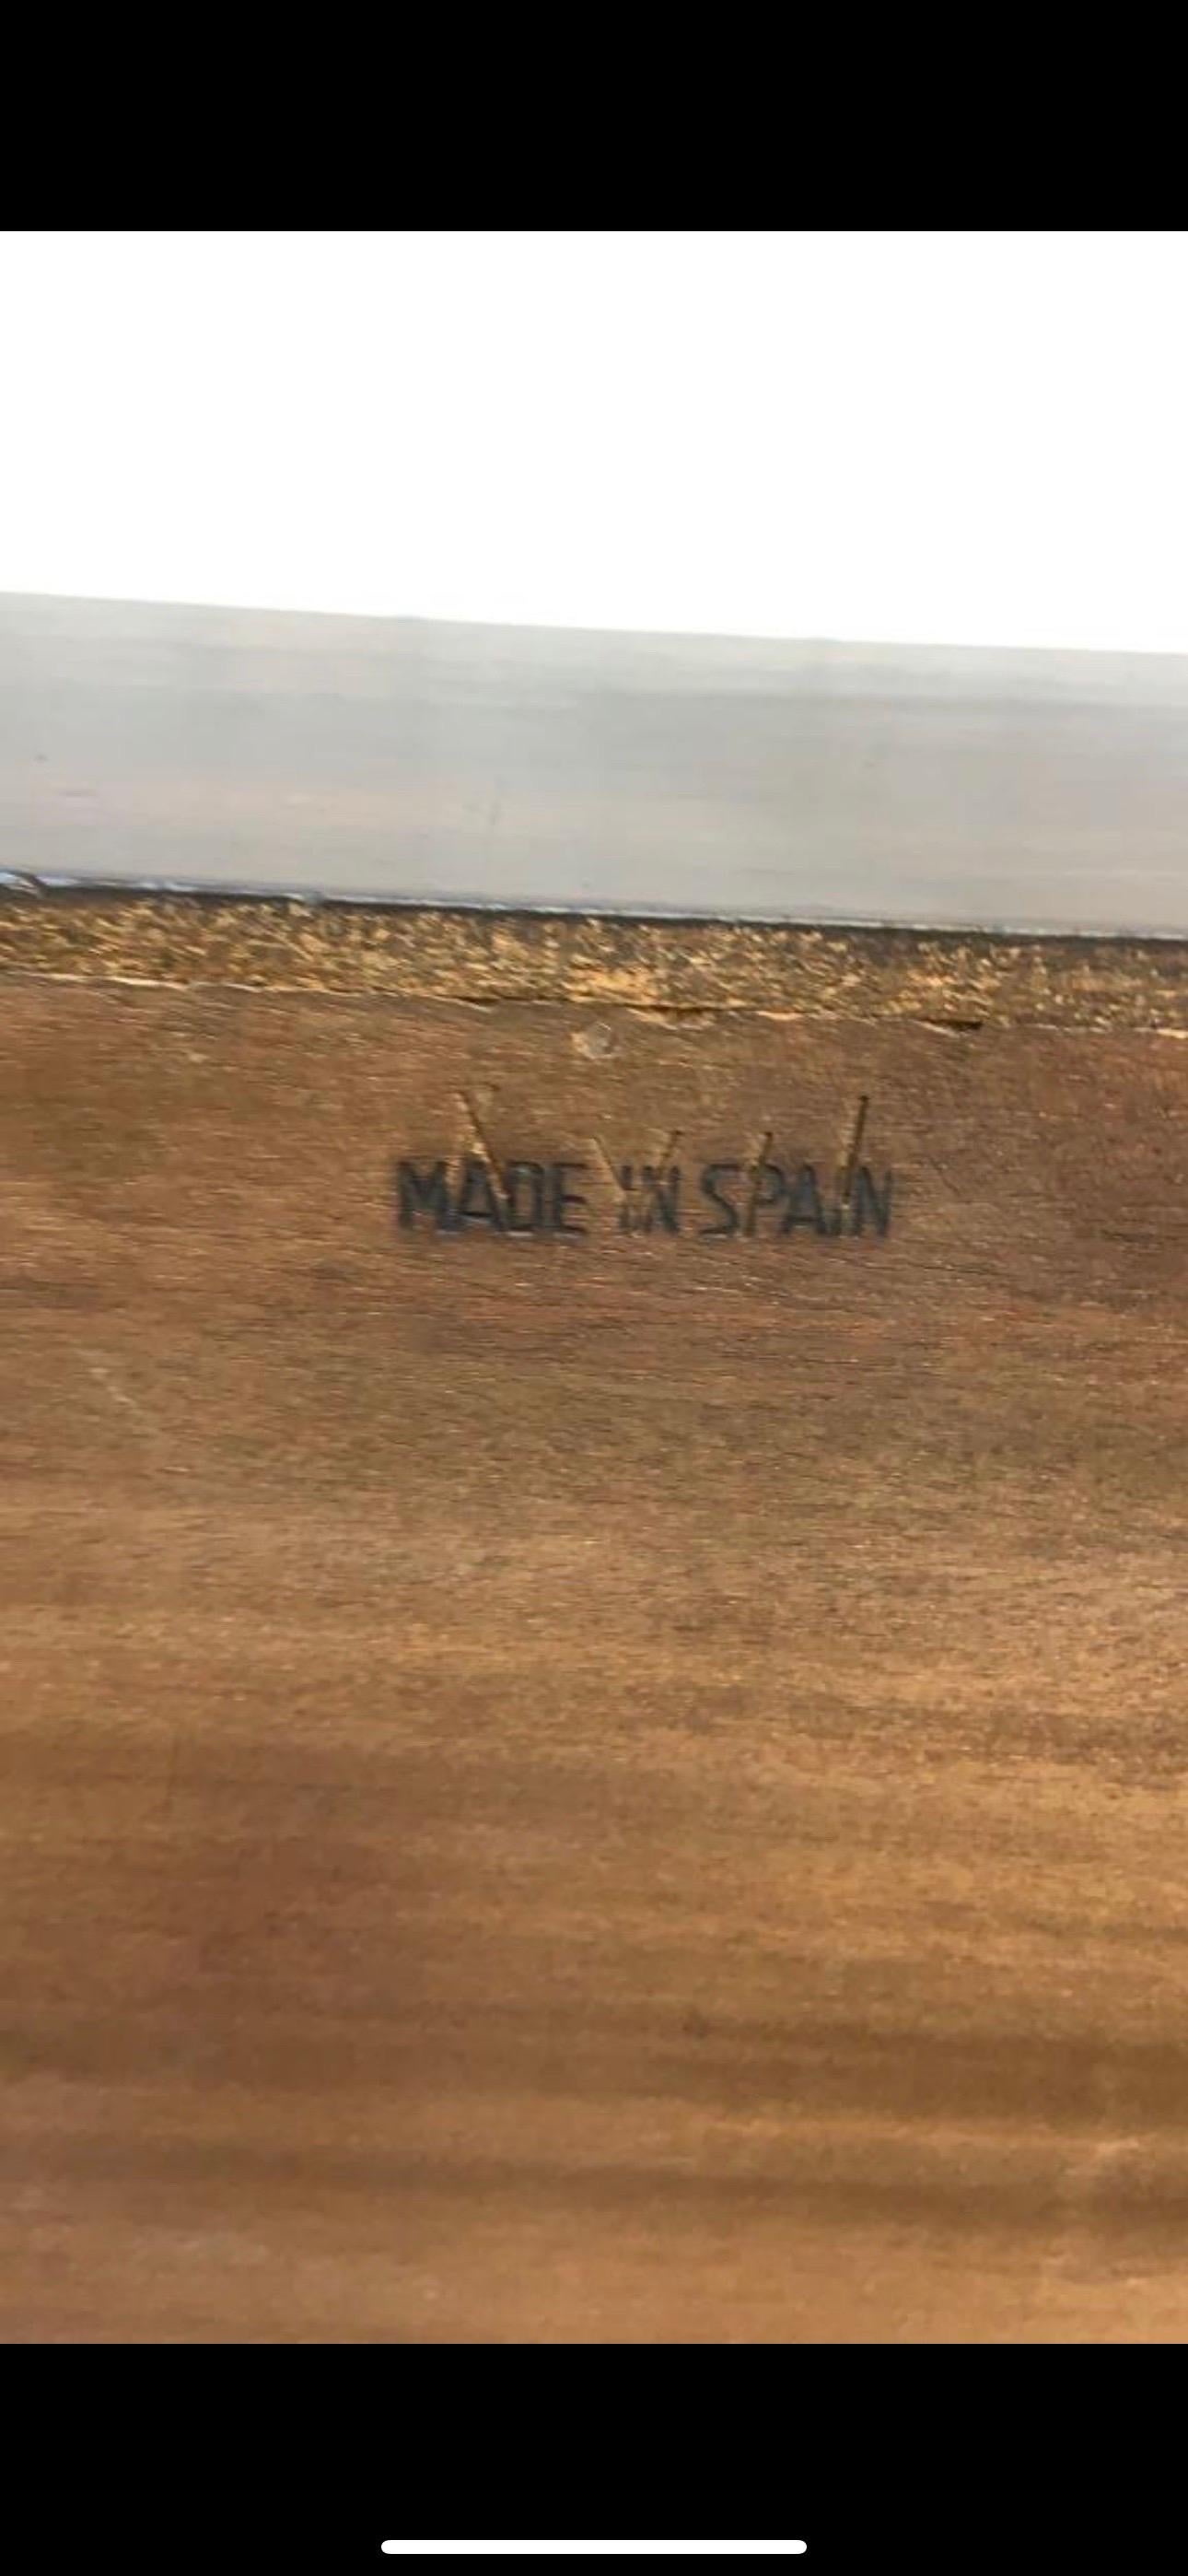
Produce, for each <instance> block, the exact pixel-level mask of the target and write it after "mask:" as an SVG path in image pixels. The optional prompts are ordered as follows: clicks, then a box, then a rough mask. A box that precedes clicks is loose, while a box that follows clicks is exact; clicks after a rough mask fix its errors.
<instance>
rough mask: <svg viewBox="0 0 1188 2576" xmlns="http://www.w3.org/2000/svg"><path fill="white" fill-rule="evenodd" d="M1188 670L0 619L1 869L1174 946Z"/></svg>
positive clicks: (251, 621)
mask: <svg viewBox="0 0 1188 2576" xmlns="http://www.w3.org/2000/svg"><path fill="white" fill-rule="evenodd" d="M1186 813H1188V657H1186V656H1182V655H1170V654H1167V655H1161V654H1125V653H1120V654H1108V653H1068V652H1065V653H1058V652H1007V651H1002V650H979V649H968V648H967V649H951V648H944V647H940V646H938V647H936V648H932V649H925V648H922V647H917V648H908V647H904V646H900V645H878V644H838V643H821V642H809V643H760V642H754V641H745V640H742V641H739V640H729V639H726V638H721V637H717V638H714V637H698V636H663V635H661V636H656V635H606V634H580V633H579V634H573V633H566V632H563V631H558V630H553V629H549V630H539V631H533V630H531V629H527V630H522V629H510V628H506V627H489V626H456V625H439V624H435V623H432V622H418V621H416V620H398V619H391V620H385V619H381V618H360V617H309V616H296V615H292V614H288V613H277V612H271V613H266V612H262V611H261V612H255V613H249V612H246V611H243V610H232V609H214V608H178V607H148V606H137V605H133V604H129V603H112V602H100V601H95V600H67V599H37V598H20V597H9V598H0V871H7V872H9V873H11V874H15V875H21V874H26V875H34V876H42V877H54V876H57V877H68V878H71V879H82V880H88V879H97V878H114V879H129V878H130V879H134V880H135V879H139V880H143V881H146V882H152V883H154V884H160V883H162V882H167V883H168V882H174V883H184V884H198V885H204V886H207V887H210V886H240V887H247V888H257V889H259V888H263V889H268V888H271V889H273V890H277V889H280V890H284V889H286V888H288V889H293V890H296V891H299V892H300V891H306V892H311V891H312V892H316V893H322V894H339V895H347V896H350V895H361V896H366V897H371V898H377V897H382V898H399V899H403V900H409V899H411V900H417V901H437V902H458V903H461V902H496V903H500V904H505V905H506V904H525V905H542V904H543V905H558V906H569V907H577V908H579V909H583V908H584V909H587V910H589V909H596V910H603V911H616V910H617V911H622V910H628V911H635V912H642V913H654V912H679V913H685V914H688V913H716V914H726V915H729V916H732V917H737V916H748V915H751V916H756V917H759V918H767V917H775V918H788V919H793V920H798V921H806V920H807V921H814V920H832V921H842V922H852V921H865V922H896V923H900V924H903V923H909V924H913V923H914V924H923V925H925V926H936V925H941V926H944V925H950V926H955V927H958V928H971V927H972V928H982V929H996V928H1001V927H1007V928H1013V929H1023V930H1057V931H1085V932H1093V931H1106V932H1146V933H1161V934H1164V933H1166V934H1183V933H1185V932H1188V872H1186V870H1185V815H1186Z"/></svg>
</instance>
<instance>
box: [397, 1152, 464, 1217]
mask: <svg viewBox="0 0 1188 2576" xmlns="http://www.w3.org/2000/svg"><path fill="white" fill-rule="evenodd" d="M396 1186H397V1194H398V1213H397V1220H396V1221H397V1224H398V1225H413V1224H414V1223H415V1222H416V1219H417V1217H418V1216H419V1215H420V1216H431V1217H432V1218H433V1219H434V1221H435V1223H436V1226H437V1229H438V1232H439V1234H445V1233H449V1232H450V1231H451V1230H452V1228H453V1223H454V1219H453V1217H452V1215H451V1213H450V1198H449V1191H448V1188H447V1186H446V1167H445V1164H444V1162H441V1163H434V1165H433V1168H432V1170H431V1171H429V1172H423V1171H421V1170H420V1169H419V1167H418V1165H417V1164H416V1163H411V1162H400V1163H398V1164H397V1166H396Z"/></svg>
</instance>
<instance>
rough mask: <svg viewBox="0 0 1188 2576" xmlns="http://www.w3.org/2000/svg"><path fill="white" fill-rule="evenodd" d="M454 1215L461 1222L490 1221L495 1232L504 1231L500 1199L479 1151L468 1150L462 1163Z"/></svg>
mask: <svg viewBox="0 0 1188 2576" xmlns="http://www.w3.org/2000/svg"><path fill="white" fill-rule="evenodd" d="M454 1217H455V1221H456V1223H457V1224H458V1225H460V1226H467V1225H490V1226H493V1227H494V1229H495V1232H496V1233H497V1234H502V1232H503V1216H502V1213H501V1210H500V1206H499V1201H498V1199H497V1198H496V1196H495V1192H494V1189H493V1187H492V1184H491V1175H490V1172H489V1171H488V1169H487V1166H486V1164H485V1162H484V1161H483V1159H482V1156H481V1155H479V1154H468V1155H467V1157H466V1160H465V1162H464V1164H463V1166H462V1179H461V1181H460V1183H459V1186H458V1197H457V1202H456V1205H455V1208H454Z"/></svg>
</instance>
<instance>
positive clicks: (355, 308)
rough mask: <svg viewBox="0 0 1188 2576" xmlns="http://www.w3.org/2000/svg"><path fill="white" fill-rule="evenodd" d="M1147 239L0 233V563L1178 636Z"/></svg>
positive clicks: (65, 571)
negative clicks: (4, 234)
mask: <svg viewBox="0 0 1188 2576" xmlns="http://www.w3.org/2000/svg"><path fill="white" fill-rule="evenodd" d="M1186 324H1188V235H1185V234H1184V233H1155V234H1152V233H1145V234H1144V233H1130V234H1120V233H1079V234H1076V233H1074V234H1069V233H1056V234H1030V233H890V232H889V233H840V234H839V233H791V234H789V233H774V234H773V233H761V234H756V233H733V234H729V233H654V234H632V233H547V232H546V233H527V234H526V233H487V234H475V233H445V234H442V233H398V234H383V233H381V234H375V233H371V234H358V233H356V234H351V233H342V234H328V233H312V234H311V233H306V234H302V233H272V234H268V233H260V234H235V233H190V234H186V233H172V234H170V233H141V234H127V233H123V234H120V233H114V234H113V233H92V234H78V233H54V234H37V233H24V234H21V233H10V234H8V235H7V236H5V237H4V238H3V240H2V241H0V326H2V327H0V588H2V589H6V590H45V591H57V592H62V593H76V594H79V595H83V596H92V597H114V598H139V599H170V600H189V601H209V602H215V603H218V602H223V603H227V604H242V605H248V606H250V605H257V606H277V607H297V608H326V609H353V610H362V611H370V612H377V613H380V614H405V615H408V614H413V615H420V616H436V617H456V618H467V619H470V618H478V619H487V618H490V619H499V620H509V621H529V622H539V623H543V624H567V625H592V626H621V627H644V628H647V627H653V628H686V629H694V630H701V631H706V632H719V633H723V632H727V633H735V634H756V635H758V634H766V635H788V636H814V637H822V636H830V637H850V638H855V639H862V640H884V641H895V640H899V641H904V642H934V643H1016V644H1054V645H1070V644H1086V645H1099V646H1110V645H1114V646H1131V647H1136V648H1140V649H1143V648H1149V649H1168V648H1172V649H1188V328H1186Z"/></svg>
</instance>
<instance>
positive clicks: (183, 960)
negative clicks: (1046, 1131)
mask: <svg viewBox="0 0 1188 2576" xmlns="http://www.w3.org/2000/svg"><path fill="white" fill-rule="evenodd" d="M0 978H4V979H6V980H11V979H14V978H17V979H25V978H34V979H39V980H49V981H59V980H61V981H68V982H72V983H78V982H82V983H98V984H109V983H114V984H135V985H145V984H148V985H162V986H183V987H184V986H214V987H225V988H228V989H234V990H241V991H255V992H268V993H319V994H323V995H356V996H367V995H372V996H376V997H385V996H386V997H392V998H400V997H405V998H407V997H415V998H418V999H422V1000H439V1001H447V1002H469V1003H475V1004H490V1003H492V1002H496V1001H500V1002H516V1003H538V1004H550V1003H588V1004H592V1005H596V1006H601V1007H605V1008H610V1007H615V1006H618V1007H623V1008H628V1009H634V1010H647V1011H659V1012H706V1013H721V1012H725V1011H750V1012H759V1013H762V1014H765V1015H768V1016H774V1017H788V1018H802V1017H810V1018H824V1019H862V1020H871V1019H878V1020H881V1019H898V1020H904V1019H906V1020H918V1021H920V1022H923V1023H926V1024H928V1025H931V1026H940V1027H947V1028H964V1029H969V1028H980V1027H983V1026H985V1025H987V1024H997V1025H1018V1024H1031V1025H1036V1024H1041V1025H1047V1026H1051V1027H1057V1028H1090V1029H1091V1028H1118V1029H1137V1030H1145V1031H1148V1032H1156V1033H1163V1034H1166V1035H1168V1036H1185V1035H1188V940H1173V939H1137V938H1118V937H1097V936H1080V937H1078V936H1068V935H1062V934H1044V935H1038V934H1035V935H1027V936H1016V935H1008V934H1003V933H992V932H984V933H971V932H967V931H939V930H936V931H924V930H907V929H878V928H859V927H855V928H842V927H838V928H832V927H829V928H824V927H819V926H811V927H810V926H806V925H797V924H792V923H781V922H767V923H758V922H744V921H735V922H731V921H708V920H700V921H696V920H683V919H678V918H668V919H636V918H627V917H624V916H621V915H615V916H611V915H603V914H589V913H587V914H578V913H543V912H539V913H538V912H517V911H509V912H500V911H495V910H491V911H487V910H474V909H465V908H460V907H452V906H441V907H438V906H429V905H413V904H409V905H403V904H400V905H397V904H368V903H343V902H333V901H331V902H310V901H308V900H304V899H301V898H298V897H294V896H273V895H212V894H207V893H198V892H192V893H191V892H157V891H151V890H147V889H145V890H141V889H139V888H120V889H115V888H111V887H95V888H85V889H83V888H74V887H71V888H60V887H47V886H44V885H38V884H34V883H31V882H29V881H26V880H19V879H18V880H16V881H13V882H10V883H9V884H7V885H5V886H3V887H0Z"/></svg>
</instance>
